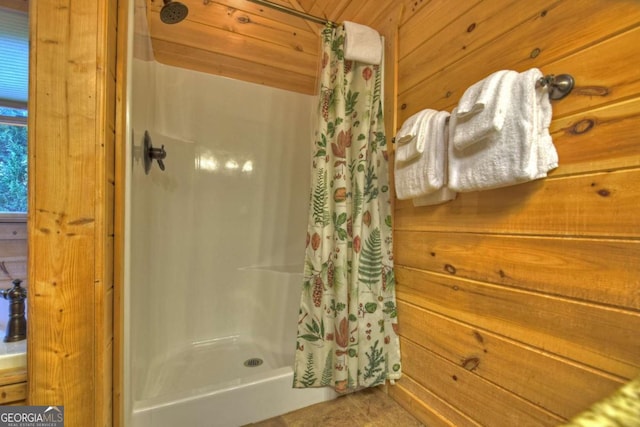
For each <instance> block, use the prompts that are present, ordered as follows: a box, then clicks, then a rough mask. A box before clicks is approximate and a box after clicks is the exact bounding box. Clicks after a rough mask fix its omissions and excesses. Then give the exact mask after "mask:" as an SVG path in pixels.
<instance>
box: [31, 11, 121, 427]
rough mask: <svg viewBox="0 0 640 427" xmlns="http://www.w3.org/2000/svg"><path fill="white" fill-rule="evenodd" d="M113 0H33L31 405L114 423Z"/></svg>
mask: <svg viewBox="0 0 640 427" xmlns="http://www.w3.org/2000/svg"><path fill="white" fill-rule="evenodd" d="M117 12H118V11H117V2H116V1H108V0H97V1H91V2H71V1H59V0H39V1H37V2H32V4H31V8H30V19H31V24H30V26H31V30H30V31H31V54H30V63H31V65H30V68H31V75H30V82H29V84H30V88H29V113H30V114H29V179H30V181H29V220H28V233H29V268H28V270H29V272H28V274H29V284H30V294H29V298H28V299H27V301H28V310H29V322H28V340H29V347H28V354H27V358H28V386H29V387H28V388H29V392H28V402H29V404H31V405H64V407H65V415H66V420H65V421H66V425H69V426H83V427H84V426H109V425H111V424H112V421H111V420H112V411H111V408H112V349H113V247H114V231H113V230H114V227H113V220H114V185H115V179H114V163H115V160H114V155H115V142H114V141H115V126H116V124H115V111H116V108H115V105H116V92H115V87H116V85H115V82H116V66H115V65H116V64H115V63H116V61H115V58H116V35H117Z"/></svg>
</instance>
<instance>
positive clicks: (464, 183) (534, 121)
mask: <svg viewBox="0 0 640 427" xmlns="http://www.w3.org/2000/svg"><path fill="white" fill-rule="evenodd" d="M540 77H542V73H541V72H540V70H538V69H535V68H533V69H530V70H528V71H525V72H524V73H520V74H518V73H516V72H509V73H506V74H505V75H504V76H503V77H502V79H501V82H500V86H503V85H504V88H502V87H501V88H500V90H501V94H502V96H504V97H506V98H507V99H506V102H507V104H506V105H508V108H507V112H506V114H505V118H504V123H503V126H502V129H501V130H500V131H497V132H493V133H491V134H490V135H489V136H488V137H486V138H485V139H483V140H481V141H479V142H476V143H475V144H473V145H471V146H469V147H467V148H466V149H464V150H458V149H456V147H455V145H454V144H449V184H448V185H449V187H450V188H451V189H452V190H455V191H459V192H464V191H477V190H488V189H492V188H499V187H504V186H508V185H514V184H518V183H521V182H526V181H531V180H534V179H538V178H543V177H545V176H547V172H548V171H549V170H551V169H553V168H555V167H557V165H558V154H557V152H556V149H555V147H554V146H553V142H552V140H551V135H550V134H549V124H550V123H551V104H550V102H549V97H548V93H547V89H546V88H539V89H536V87H535V86H536V81H537V80H538V79H539V78H540ZM456 119H457V114H455V113H454V114H452V115H451V122H450V124H449V125H450V134H451V135H452V138H453V133H454V129H455V127H456V126H457V123H456Z"/></svg>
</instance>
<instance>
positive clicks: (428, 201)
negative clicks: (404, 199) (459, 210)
mask: <svg viewBox="0 0 640 427" xmlns="http://www.w3.org/2000/svg"><path fill="white" fill-rule="evenodd" d="M457 196H458V193H456V192H455V191H453V190H452V189H450V188H449V187H446V186H445V187H442V188H441V189H439V190H437V191H436V192H434V193H431V194H427V195H426V196H420V197H416V198H414V199H412V200H411V201H412V202H413V206H431V205H439V204H441V203H445V202H449V201H451V200H455V198H456V197H457Z"/></svg>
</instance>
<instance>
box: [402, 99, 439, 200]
mask: <svg viewBox="0 0 640 427" xmlns="http://www.w3.org/2000/svg"><path fill="white" fill-rule="evenodd" d="M447 117H449V113H448V112H446V111H435V110H424V117H423V118H422V119H421V121H420V123H421V124H420V129H419V131H418V135H417V138H418V139H420V138H421V137H422V135H425V137H426V139H425V143H424V151H423V152H422V153H421V154H420V155H419V156H418V157H417V158H415V159H413V160H411V161H408V162H400V161H397V159H396V162H395V185H396V196H397V197H398V199H412V198H415V197H420V196H424V195H427V194H431V193H433V192H435V191H437V190H439V189H440V188H442V187H443V186H444V185H445V183H446V174H445V172H446V142H447V138H446V118H447Z"/></svg>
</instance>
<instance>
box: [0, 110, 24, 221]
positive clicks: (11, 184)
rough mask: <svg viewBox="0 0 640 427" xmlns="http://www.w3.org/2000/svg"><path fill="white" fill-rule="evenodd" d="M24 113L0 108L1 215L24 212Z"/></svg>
mask: <svg viewBox="0 0 640 427" xmlns="http://www.w3.org/2000/svg"><path fill="white" fill-rule="evenodd" d="M26 118H27V110H26V109H17V108H6V107H2V106H0V213H24V212H27V127H26Z"/></svg>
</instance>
